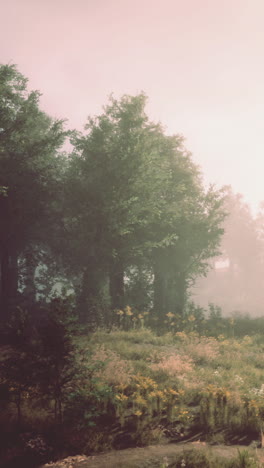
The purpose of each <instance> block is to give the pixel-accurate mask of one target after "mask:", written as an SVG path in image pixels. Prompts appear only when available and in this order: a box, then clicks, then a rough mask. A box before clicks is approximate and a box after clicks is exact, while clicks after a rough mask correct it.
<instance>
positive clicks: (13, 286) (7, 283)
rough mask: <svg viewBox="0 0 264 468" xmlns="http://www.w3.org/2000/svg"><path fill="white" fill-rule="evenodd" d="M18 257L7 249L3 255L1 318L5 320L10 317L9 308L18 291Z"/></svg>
mask: <svg viewBox="0 0 264 468" xmlns="http://www.w3.org/2000/svg"><path fill="white" fill-rule="evenodd" d="M17 260H18V256H17V254H16V252H12V253H11V254H10V253H9V251H8V249H7V248H5V249H4V250H3V251H2V254H1V264H0V267H1V272H0V276H1V289H0V305H1V318H2V319H3V320H5V319H6V318H7V317H8V308H9V305H10V302H11V301H12V300H14V299H15V298H16V295H17V291H18V262H17Z"/></svg>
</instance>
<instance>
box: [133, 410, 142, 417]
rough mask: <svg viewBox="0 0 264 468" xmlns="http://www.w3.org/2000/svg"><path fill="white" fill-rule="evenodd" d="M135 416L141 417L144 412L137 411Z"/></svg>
mask: <svg viewBox="0 0 264 468" xmlns="http://www.w3.org/2000/svg"><path fill="white" fill-rule="evenodd" d="M134 415H135V416H138V417H139V416H141V415H142V411H139V410H137V411H135V413H134Z"/></svg>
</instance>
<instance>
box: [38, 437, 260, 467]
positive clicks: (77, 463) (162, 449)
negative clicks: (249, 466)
mask: <svg viewBox="0 0 264 468" xmlns="http://www.w3.org/2000/svg"><path fill="white" fill-rule="evenodd" d="M194 448H195V449H197V450H210V451H212V453H213V454H215V455H217V456H221V457H226V458H232V457H235V456H237V454H238V450H241V451H243V450H245V449H247V450H250V451H252V453H254V452H255V453H257V456H258V459H259V461H260V462H262V463H263V467H264V449H254V448H251V447H245V446H241V445H232V446H228V445H214V446H209V445H207V444H206V443H205V442H189V443H185V444H184V443H178V444H167V445H153V446H149V447H142V448H141V447H136V448H131V449H124V450H117V451H111V452H108V453H102V454H99V455H94V456H89V457H87V456H85V455H78V456H76V457H68V458H65V459H64V460H60V461H59V462H56V463H47V464H45V465H43V466H42V467H41V468H44V467H45V468H160V466H161V464H162V462H164V461H165V460H166V461H168V463H171V462H173V459H174V456H175V455H177V454H179V453H181V452H183V451H186V450H190V449H194Z"/></svg>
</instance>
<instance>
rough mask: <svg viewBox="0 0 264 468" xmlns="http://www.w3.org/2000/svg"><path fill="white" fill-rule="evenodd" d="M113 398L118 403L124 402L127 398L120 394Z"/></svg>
mask: <svg viewBox="0 0 264 468" xmlns="http://www.w3.org/2000/svg"><path fill="white" fill-rule="evenodd" d="M115 397H116V399H117V400H119V401H126V400H127V399H128V397H127V396H126V395H124V393H120V394H119V395H116V396H115Z"/></svg>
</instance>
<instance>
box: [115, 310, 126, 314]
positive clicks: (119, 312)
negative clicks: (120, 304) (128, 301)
mask: <svg viewBox="0 0 264 468" xmlns="http://www.w3.org/2000/svg"><path fill="white" fill-rule="evenodd" d="M116 314H117V315H124V312H123V310H121V309H119V310H117V311H116Z"/></svg>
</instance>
